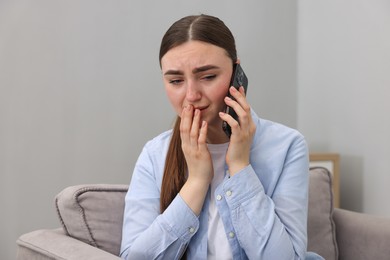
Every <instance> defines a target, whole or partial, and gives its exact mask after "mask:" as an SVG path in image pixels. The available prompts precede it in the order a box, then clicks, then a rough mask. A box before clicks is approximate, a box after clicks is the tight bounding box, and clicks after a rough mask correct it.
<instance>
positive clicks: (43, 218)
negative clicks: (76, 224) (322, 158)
mask: <svg viewBox="0 0 390 260" xmlns="http://www.w3.org/2000/svg"><path fill="white" fill-rule="evenodd" d="M200 13H206V14H211V15H215V16H218V17H220V18H221V19H222V20H223V21H225V23H226V24H227V25H228V27H229V28H230V29H231V30H232V32H233V34H234V35H235V37H236V41H237V49H238V54H239V56H240V58H241V64H242V66H243V67H244V69H245V71H246V74H247V75H248V78H249V89H248V99H249V101H250V103H251V105H252V107H253V108H254V109H255V111H256V112H257V113H258V114H259V115H260V116H261V117H263V118H267V119H270V120H273V121H277V122H280V123H283V124H286V125H288V126H290V127H293V128H297V129H298V130H299V131H301V132H302V133H303V134H304V135H305V136H306V139H307V141H308V144H309V147H310V151H311V152H334V153H339V154H340V159H341V161H340V162H341V169H340V170H341V171H340V174H341V176H340V177H341V207H343V208H346V209H350V210H355V211H360V212H366V213H371V214H375V215H381V216H388V217H390V204H389V203H386V201H387V199H389V198H390V189H388V185H389V183H390V160H389V157H390V135H389V133H390V119H389V113H390V102H389V101H388V100H389V97H390V34H389V32H390V2H389V1H387V0H372V1H363V0H344V1H335V0H329V1H313V0H295V1H293V0H273V1H269V0H248V1H231V0H228V1H224V0H215V1H206V0H200V1H191V2H190V1H188V3H187V2H184V1H181V0H165V1H151V0H138V1H124V0H93V1H92V0H77V1H76V0H68V1H59V0H35V1H29V0H0V208H1V211H0V230H1V233H0V258H1V259H14V258H15V254H16V244H15V241H16V239H17V238H18V236H20V235H21V234H23V233H26V232H29V231H32V230H36V229H41V228H56V227H59V226H60V222H59V220H58V218H57V216H56V211H55V207H54V197H55V195H56V194H57V193H59V192H60V191H61V190H62V189H63V188H65V187H67V186H70V185H76V184H82V183H122V184H128V183H129V182H130V179H131V174H132V168H133V165H134V163H135V161H136V160H137V157H138V155H139V153H140V151H141V149H142V147H143V145H144V144H145V142H146V141H148V140H149V139H151V138H153V137H154V136H156V135H157V134H159V133H160V132H162V131H165V130H167V129H169V128H170V127H171V125H172V123H173V120H174V118H175V114H174V112H173V109H172V108H171V107H170V105H169V103H168V100H167V98H166V96H165V93H164V89H163V84H162V81H161V72H160V68H159V64H158V51H159V45H160V41H161V38H162V36H163V34H164V32H165V31H166V30H167V29H168V27H169V26H170V25H171V24H172V23H173V22H174V21H176V20H177V19H179V18H181V17H183V16H186V15H189V14H200Z"/></svg>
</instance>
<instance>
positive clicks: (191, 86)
mask: <svg viewBox="0 0 390 260" xmlns="http://www.w3.org/2000/svg"><path fill="white" fill-rule="evenodd" d="M201 97H202V93H201V91H200V89H199V86H198V85H197V84H196V83H194V82H188V85H187V92H186V99H187V101H189V102H195V101H198V100H199V99H200V98H201Z"/></svg>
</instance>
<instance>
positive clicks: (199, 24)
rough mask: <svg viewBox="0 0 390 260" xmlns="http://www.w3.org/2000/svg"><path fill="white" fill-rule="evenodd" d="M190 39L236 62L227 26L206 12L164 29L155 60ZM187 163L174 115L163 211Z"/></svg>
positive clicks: (183, 178)
mask: <svg viewBox="0 0 390 260" xmlns="http://www.w3.org/2000/svg"><path fill="white" fill-rule="evenodd" d="M190 40H195V41H202V42H206V43H211V44H213V45H216V46H218V47H221V48H223V49H224V50H225V51H226V54H227V55H228V56H229V57H230V58H231V60H232V64H233V63H235V62H236V61H237V52H236V44H235V41H234V37H233V35H232V33H231V31H230V30H229V28H228V27H227V26H226V25H225V24H224V23H223V22H222V21H221V20H220V19H218V18H217V17H214V16H210V15H204V14H202V15H192V16H186V17H184V18H182V19H180V20H178V21H176V22H175V23H173V24H172V26H171V27H170V28H169V29H168V31H167V32H166V33H165V35H164V37H163V38H162V41H161V46H160V55H159V61H160V66H161V59H162V57H163V56H164V55H165V54H166V53H167V52H168V51H169V50H170V49H172V48H174V47H176V46H179V45H181V44H183V43H186V42H188V41H190ZM186 171H187V163H186V160H185V157H184V154H183V150H182V149H181V138H180V117H177V119H176V122H175V125H174V127H173V133H172V137H171V141H170V144H169V148H168V153H167V157H166V160H165V168H164V175H163V180H162V186H161V195H160V210H161V212H164V211H165V209H166V208H167V207H168V206H169V204H171V202H172V200H173V199H174V198H175V197H176V195H177V194H178V193H179V191H180V189H181V188H182V186H183V185H184V183H185V181H186Z"/></svg>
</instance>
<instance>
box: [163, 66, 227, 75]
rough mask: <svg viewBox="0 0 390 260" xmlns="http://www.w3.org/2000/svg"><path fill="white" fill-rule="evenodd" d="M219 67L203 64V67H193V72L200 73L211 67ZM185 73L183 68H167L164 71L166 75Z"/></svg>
mask: <svg viewBox="0 0 390 260" xmlns="http://www.w3.org/2000/svg"><path fill="white" fill-rule="evenodd" d="M219 68H220V67H218V66H215V65H204V66H201V67H198V68H195V69H193V70H192V73H193V74H197V73H200V72H204V71H208V70H211V69H219ZM183 74H184V72H183V71H181V70H167V71H166V72H165V73H164V76H166V75H183Z"/></svg>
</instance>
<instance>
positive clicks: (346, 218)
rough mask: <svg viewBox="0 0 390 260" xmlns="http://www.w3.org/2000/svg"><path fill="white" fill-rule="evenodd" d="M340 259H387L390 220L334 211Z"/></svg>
mask: <svg viewBox="0 0 390 260" xmlns="http://www.w3.org/2000/svg"><path fill="white" fill-rule="evenodd" d="M333 219H334V222H335V224H336V240H337V244H338V248H339V258H340V259H346V260H348V259H354V260H359V259H362V260H363V259H388V258H389V255H390V243H389V241H390V219H388V218H381V217H377V216H373V215H369V214H363V213H358V212H353V211H348V210H343V209H338V208H335V209H334V213H333Z"/></svg>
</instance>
